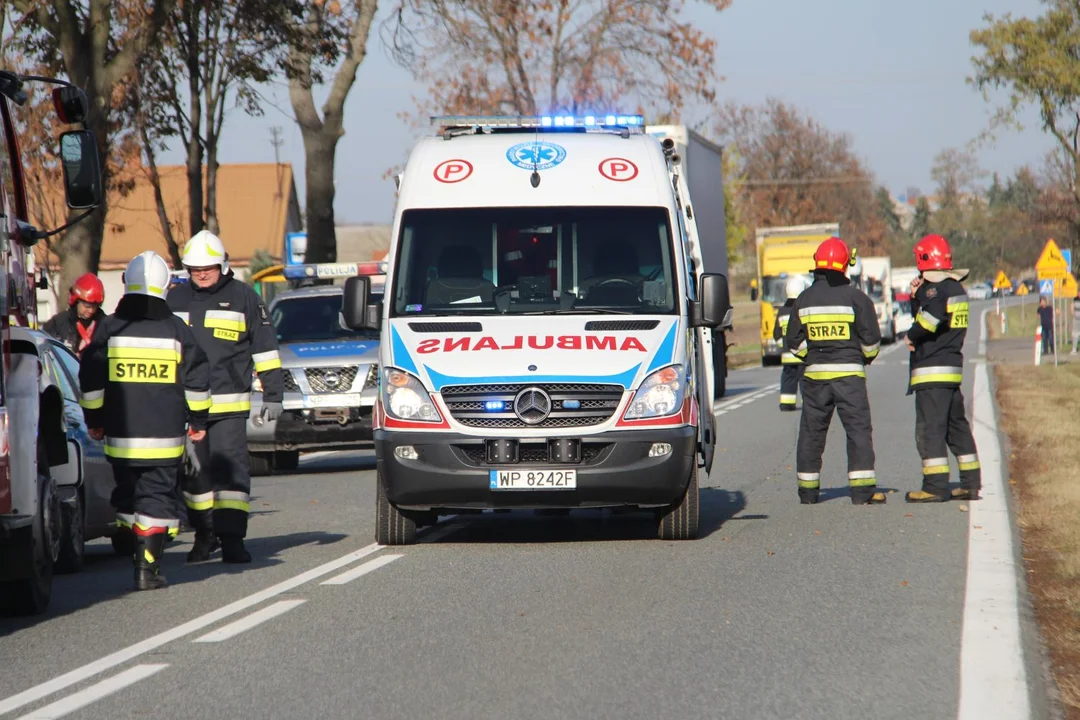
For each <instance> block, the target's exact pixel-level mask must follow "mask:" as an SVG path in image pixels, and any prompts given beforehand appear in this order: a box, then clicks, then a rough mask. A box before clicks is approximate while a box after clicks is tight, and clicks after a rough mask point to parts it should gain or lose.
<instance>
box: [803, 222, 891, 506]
mask: <svg viewBox="0 0 1080 720" xmlns="http://www.w3.org/2000/svg"><path fill="white" fill-rule="evenodd" d="M854 263H855V251H854V250H852V251H851V252H849V251H848V247H847V245H846V244H845V243H844V242H843V241H842V240H841V239H840V238H836V237H831V238H829V239H828V240H826V241H825V242H823V243H821V245H820V246H819V247H818V249H817V251H816V252H815V253H814V283H813V284H812V285H811V286H810V287H809V288H807V289H806V290H805V291H803V293H802V294H801V295H799V297H798V299H797V300H796V301H795V304H794V306H793V307H792V309H791V320H790V321H789V322H788V329H787V335H786V336H785V339H784V340H785V342H784V345H785V349H786V350H787V351H789V352H791V353H792V354H793V355H795V356H796V357H798V358H800V359H801V360H802V361H803V362H804V363H806V366H805V369H804V371H803V373H804V374H803V380H802V393H803V408H802V417H801V418H800V423H799V441H798V447H797V449H796V457H795V462H796V467H795V472H796V476H797V478H798V486H799V499H800V501H801V502H802V503H803V504H804V505H813V504H815V503H817V501H818V495H819V492H820V488H821V456H822V454H823V453H824V452H825V438H826V436H827V435H828V434H829V425H830V424H831V422H832V415H833V410H835V411H836V414H837V415H839V416H840V422H841V423H843V425H844V432H846V433H847V448H848V487H849V488H850V492H851V502H852V503H853V504H855V505H871V504H873V505H878V504H881V503H884V502H885V494H884V493H881V492H878V490H877V476H876V474H875V472H874V460H875V458H874V440H873V430H872V427H871V423H870V399H869V397H868V396H867V393H866V366H867V365H869V364H870V363H871V362H873V360H874V358H875V357H877V354H878V348H879V347H880V344H881V331H880V330H879V329H878V321H877V311H876V310H875V309H874V303H873V301H872V300H871V299H870V298H869V297H867V295H866V293H864V292H863V291H862V290H859V289H858V288H856V287H854V286H853V285H852V284H851V282H850V281H849V280H848V277H847V274H846V272H847V268H848V266H849V265H853V264H854Z"/></svg>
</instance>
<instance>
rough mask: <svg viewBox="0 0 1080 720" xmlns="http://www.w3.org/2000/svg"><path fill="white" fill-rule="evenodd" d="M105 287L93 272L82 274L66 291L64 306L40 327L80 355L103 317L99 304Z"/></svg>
mask: <svg viewBox="0 0 1080 720" xmlns="http://www.w3.org/2000/svg"><path fill="white" fill-rule="evenodd" d="M103 302H105V286H104V285H102V284H101V280H100V279H98V276H97V275H95V274H94V273H84V274H82V275H80V276H79V279H78V280H76V281H75V284H74V285H72V286H71V288H69V290H68V308H67V310H63V311H61V312H58V313H56V315H53V316H52V317H51V318H50V319H49V321H48V322H47V323H45V324H44V325H43V326H42V327H41V329H42V330H44V331H45V332H47V333H49V334H50V335H52V336H53V337H54V338H56V339H57V340H60V341H61V342H63V343H64V344H65V345H67V346H68V347H69V348H71V351H72V352H73V353H75V354H76V355H78V356H79V357H82V353H83V350H85V349H86V347H87V346H88V345H89V344H90V339H91V338H93V337H94V328H95V327H97V325H98V323H99V322H101V320H103V319H104V318H105V313H104V312H103V311H102V309H101V304H102V303H103Z"/></svg>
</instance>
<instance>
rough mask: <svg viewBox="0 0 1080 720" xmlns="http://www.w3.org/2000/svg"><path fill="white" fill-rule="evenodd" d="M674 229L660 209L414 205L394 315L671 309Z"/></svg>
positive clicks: (402, 248) (406, 222)
mask: <svg viewBox="0 0 1080 720" xmlns="http://www.w3.org/2000/svg"><path fill="white" fill-rule="evenodd" d="M671 238H672V234H671V229H670V226H669V224H668V213H667V211H666V210H664V209H663V208H640V207H617V208H614V207H613V208H607V207H588V208H577V207H575V208H567V207H547V208H469V209H460V210H459V209H439V210H410V211H407V212H406V213H405V214H404V215H403V218H402V229H401V237H400V245H399V249H398V256H397V262H396V263H395V276H394V302H393V314H394V315H395V316H409V317H413V316H420V315H455V314H470V315H474V314H495V313H501V314H524V313H538V314H539V313H557V312H566V313H605V312H611V313H631V314H646V313H651V314H659V313H674V312H675V311H676V308H677V304H676V298H677V297H679V294H678V291H677V288H676V280H675V272H676V271H675V261H674V253H673V247H672V240H671Z"/></svg>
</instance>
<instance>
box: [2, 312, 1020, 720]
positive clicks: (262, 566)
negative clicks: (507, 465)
mask: <svg viewBox="0 0 1080 720" xmlns="http://www.w3.org/2000/svg"><path fill="white" fill-rule="evenodd" d="M976 305H977V306H978V307H976V308H973V311H974V312H973V313H972V314H973V315H975V316H977V315H978V310H979V308H981V307H985V306H986V305H985V304H976ZM972 325H973V328H974V327H976V323H974V322H973V323H972ZM975 335H976V333H975V332H972V333H971V337H969V346H968V357H969V358H973V357H974V356H975V355H976V354H977V350H976V344H977V338H976V337H975ZM906 366H907V353H906V351H905V350H904V349H903V347H902V345H894V346H889V347H886V348H885V350H884V351H883V353H882V355H881V356H880V357H879V359H878V360H877V361H876V362H875V363H874V365H873V366H872V367H871V369H870V371H869V388H870V397H871V404H872V408H873V423H874V439H875V447H876V450H877V471H878V478H879V486H880V487H882V488H883V489H885V490H886V491H895V492H894V493H893V494H890V495H889V502H888V504H887V505H885V506H876V507H870V506H853V505H851V503H850V501H849V499H848V494H847V488H846V456H845V441H844V436H843V433H842V430H841V428H840V427H839V421H838V420H836V419H834V421H833V430H832V432H831V434H830V437H829V443H828V446H827V449H826V456H825V466H824V470H823V475H822V479H823V496H824V497H825V498H826V501H825V502H823V503H822V504H820V505H817V506H802V505H799V504H798V500H797V496H796V490H795V473H794V460H795V453H794V447H795V439H796V435H797V423H798V418H799V414H798V413H780V412H779V411H778V408H777V403H778V393H779V390H778V385H777V383H778V379H779V369H777V368H753V369H749V370H744V371H738V372H735V373H733V374H732V375H731V377H730V378H729V393H728V396H727V397H726V398H724V399H723V400H722V401H721V403H719V405H718V408H717V409H718V411H720V414H719V415H718V422H719V430H720V433H721V437H722V442H721V444H720V446H719V448H718V452H717V455H716V462H715V466H714V468H713V471H712V474H711V476H710V477H709V478H708V480H707V481H705V482H704V487H703V488H702V492H701V499H702V510H701V519H702V526H703V537H702V538H701V539H699V540H697V541H694V542H681V543H672V542H661V541H658V540H654V539H652V536H653V532H654V529H653V525H652V523H650V522H649V521H647V520H646V519H645V518H644V516H639V515H632V514H631V515H613V514H610V513H600V512H577V513H573V514H572V515H570V516H569V517H565V518H562V517H541V516H537V515H534V514H532V513H516V512H515V513H510V514H485V515H483V516H469V517H457V518H451V519H449V520H447V519H444V520H443V521H442V522H440V524H439V526H437V528H436V529H435V530H433V531H427V532H424V534H423V536H422V537H423V539H422V541H421V543H420V544H418V545H416V546H411V547H406V548H378V547H371V544H372V542H373V534H374V498H375V488H374V473H373V470H372V469H373V467H374V458H373V457H372V456H371V455H370V454H365V453H352V454H341V455H320V456H314V457H311V458H305V459H304V460H303V461H302V463H301V470H300V472H298V473H296V474H294V475H287V476H275V477H271V478H257V479H256V481H255V487H254V496H255V497H254V500H253V512H254V515H253V517H252V520H251V527H250V533H251V537H250V538H249V547H250V549H251V551H252V553H253V554H254V555H255V557H256V562H255V563H254V564H252V565H250V566H246V567H241V568H235V567H230V566H225V565H223V564H221V563H220V562H211V563H208V564H204V565H199V566H185V565H184V554H185V553H186V552H187V550H188V547H189V545H190V541H191V537H192V536H191V535H184V536H182V537H181V539H180V541H178V542H175V543H172V544H171V545H170V547H169V550H168V552H167V553H166V557H165V560H164V570H165V574H166V575H167V576H168V578H169V581H170V583H171V587H170V588H169V589H168V590H166V591H163V592H153V593H132V592H129V588H130V584H131V566H130V561H129V560H126V559H121V558H117V557H115V556H113V554H112V551H111V547H109V546H108V545H107V544H104V543H101V542H97V543H94V544H92V545H91V546H90V547H89V554H90V558H89V563H88V567H87V569H86V570H85V571H84V572H83V573H81V574H79V575H75V576H66V577H58V578H57V580H56V587H55V591H54V592H55V594H54V599H53V605H52V607H51V609H50V611H49V612H48V614H47V615H45V616H43V617H41V618H36V619H33V620H18V621H13V620H7V619H0V668H2V670H0V717H3V718H8V717H11V718H15V717H23V716H24V715H25V714H27V713H32V712H33V711H35V710H40V709H42V708H44V709H45V712H44V713H43V714H40V715H31V716H34V717H38V716H40V717H60V716H63V717H72V718H97V717H109V718H113V719H114V720H120V719H122V718H142V717H148V716H150V715H151V714H154V715H160V714H162V713H169V714H174V713H180V714H181V716H182V717H186V718H203V717H206V718H210V717H213V718H221V717H230V718H298V717H320V718H360V717H363V718H399V717H400V718H414V717H422V716H430V715H434V714H437V715H438V716H440V717H444V718H507V717H512V718H552V717H573V718H586V717H587V718H626V717H686V718H689V717H724V718H785V719H787V718H796V717H797V718H802V719H811V718H823V719H826V718H827V719H828V720H838V719H842V718H852V719H853V720H854V719H856V718H858V719H859V720H862V719H864V718H878V719H882V720H884V719H887V718H898V719H903V720H910V719H911V718H926V719H930V718H956V716H957V709H958V697H959V693H960V688H959V677H960V669H959V668H960V638H961V626H962V619H963V611H964V607H963V604H964V594H965V575H966V553H967V542H968V523H967V516H966V514H965V513H964V512H962V510H961V504H959V503H947V504H941V505H928V506H912V505H907V504H905V503H904V502H903V492H904V491H906V490H911V489H916V488H918V487H919V478H920V461H919V458H918V455H917V453H916V451H915V443H914V437H913V432H914V409H913V400H912V398H910V397H906V396H905V394H904V393H905V389H906V378H907V369H906ZM973 375H974V373H973V372H968V373H967V380H966V383H967V388H966V389H967V396H968V401H969V407H970V400H971V397H970V383H971V378H972V376H973ZM953 480H954V482H955V481H956V478H955V465H954V476H953ZM350 554H352V555H351V556H350ZM345 556H350V557H349V558H345ZM339 558H345V559H342V560H341V561H340V562H338V563H336V564H335V566H332V567H330V568H329V569H327V567H326V566H325V565H326V564H327V563H331V562H332V561H336V560H338V559H339ZM357 568H359V570H357V571H356V572H355V573H354V575H356V577H354V578H351V579H349V578H343V579H342V581H340V582H339V583H338V584H322V583H324V582H325V581H328V580H331V579H333V578H335V577H338V576H340V575H341V574H342V573H345V572H347V571H350V570H354V569H357ZM303 573H307V575H306V576H302V577H299V578H298V576H301V575H302V574H303ZM305 580H306V581H305ZM282 583H285V585H284V586H282V585H281V584H282ZM254 593H261V594H260V595H258V596H256V597H254V598H251V597H250V596H252V594H254ZM245 598H248V599H247V600H246V601H245ZM237 603H239V604H237ZM230 604H232V605H230ZM215 611H218V612H217V615H214V616H210V617H209V618H206V614H207V613H213V612H215ZM253 613H255V615H254V618H255V619H256V620H257V619H260V618H262V617H264V616H265V621H264V622H262V623H261V624H258V625H255V626H253V627H248V628H247V629H242V631H240V632H239V633H238V634H235V635H232V636H231V637H225V638H224V639H222V638H221V637H220V635H221V634H226V635H228V634H229V632H228V631H229V629H230V624H231V623H233V622H237V621H241V622H245V623H248V624H250V622H252V621H251V620H249V619H250V618H252V617H253ZM258 613H263V615H259V614H258ZM268 615H270V616H268ZM200 618H201V619H200ZM184 623H188V626H187V627H180V628H179V629H177V630H174V629H176V628H178V626H182V625H183V624H184ZM170 630H174V631H173V632H172V633H171V634H168V635H166V636H164V637H158V638H157V639H154V640H152V641H151V642H143V641H147V640H149V639H151V638H154V637H155V636H158V635H159V634H160V633H165V632H166V631H170ZM222 631H224V632H222ZM214 632H217V633H218V636H214V635H210V636H209V637H204V636H207V634H208V633H214ZM200 638H202V639H203V641H198V640H200ZM215 640H216V641H215ZM140 642H142V643H143V645H142V647H141V648H135V649H133V650H131V651H130V652H128V653H126V654H124V653H122V654H120V655H118V656H117V655H114V656H112V657H111V658H110V655H111V654H113V653H117V652H118V651H123V650H125V648H130V647H131V646H133V645H135V644H136V643H140ZM140 650H144V651H145V652H140ZM92 663H96V664H94V665H91V667H90V668H89V669H86V667H85V666H87V664H92ZM80 669H83V670H82V671H80ZM67 673H72V674H69V675H67V677H66V679H65V674H67ZM1035 674H1036V675H1037V673H1035ZM58 678H59V681H57V679H58ZM50 681H54V682H53V685H51V686H44V687H42V685H43V684H44V683H48V682H50ZM103 682H104V683H105V684H104V685H100V683H103ZM127 682H130V683H131V684H130V685H128V686H126V687H120V686H122V685H124V684H125V683H127ZM80 693H81V694H80ZM5 703H7V705H6V706H5ZM82 703H86V704H85V705H84V706H83V707H82V708H81V709H74V708H75V707H76V706H78V705H80V704H82ZM5 708H6V709H5ZM65 711H70V714H64V712H65Z"/></svg>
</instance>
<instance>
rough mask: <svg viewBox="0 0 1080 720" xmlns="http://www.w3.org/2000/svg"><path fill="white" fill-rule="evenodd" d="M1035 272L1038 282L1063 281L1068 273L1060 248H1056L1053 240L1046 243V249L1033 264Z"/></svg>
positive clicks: (1067, 266)
mask: <svg viewBox="0 0 1080 720" xmlns="http://www.w3.org/2000/svg"><path fill="white" fill-rule="evenodd" d="M1035 270H1036V272H1038V274H1039V279H1040V280H1064V279H1065V276H1066V275H1067V274H1068V272H1069V264H1068V263H1067V262H1065V257H1064V256H1063V255H1062V254H1061V248H1059V247H1058V246H1057V243H1056V242H1054V240H1053V238H1051V239H1050V240H1047V241H1046V247H1044V248H1043V251H1042V254H1041V255H1039V259H1038V260H1037V261H1036V262H1035Z"/></svg>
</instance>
